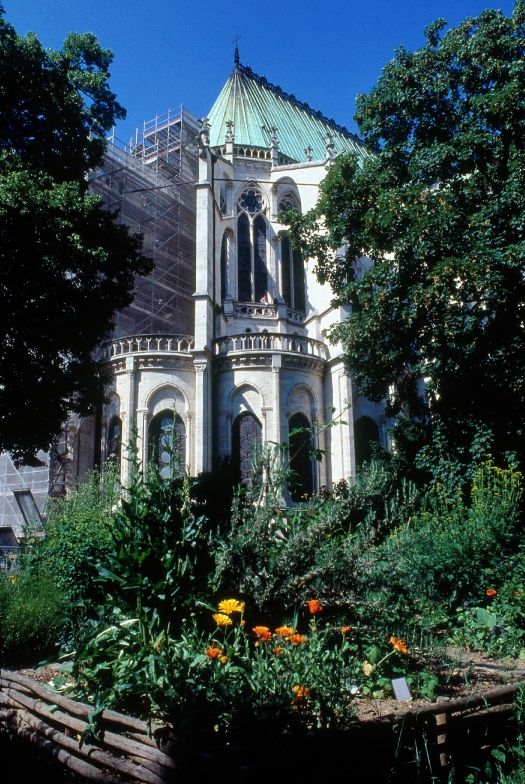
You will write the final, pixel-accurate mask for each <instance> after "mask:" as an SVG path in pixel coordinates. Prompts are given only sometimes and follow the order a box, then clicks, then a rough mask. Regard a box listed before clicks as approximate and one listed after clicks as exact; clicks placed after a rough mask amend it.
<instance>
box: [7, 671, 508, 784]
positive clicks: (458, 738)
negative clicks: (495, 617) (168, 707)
mask: <svg viewBox="0 0 525 784" xmlns="http://www.w3.org/2000/svg"><path fill="white" fill-rule="evenodd" d="M518 688H519V684H516V683H515V684H513V685H510V686H503V687H500V688H497V689H493V690H492V691H490V692H486V693H484V694H482V695H473V696H470V697H464V698H461V699H454V700H447V701H444V702H438V703H433V704H429V705H428V706H425V707H423V708H418V709H417V710H412V711H410V710H409V711H406V712H403V713H399V714H390V715H388V716H384V717H379V718H374V719H369V720H367V721H361V722H356V724H355V725H353V726H351V727H349V728H348V729H346V730H343V731H340V732H315V731H310V732H308V733H305V734H304V735H302V736H295V737H290V738H283V739H280V740H279V741H278V746H276V745H275V737H274V738H273V741H272V742H273V743H274V746H273V751H272V756H271V759H270V758H269V757H268V743H267V738H266V739H265V738H264V737H263V734H259V733H253V734H252V737H251V740H250V742H249V748H248V747H247V746H246V744H245V745H244V747H242V744H241V745H239V746H238V747H237V748H236V747H235V744H231V743H230V744H229V745H228V748H226V747H225V748H224V749H223V750H221V749H220V748H219V747H216V748H215V749H213V750H212V749H208V750H206V749H204V750H203V749H202V748H201V749H200V751H199V753H198V754H197V755H195V756H193V757H192V756H191V755H190V756H188V754H187V748H185V745H184V744H182V745H181V744H177V743H176V742H172V741H170V742H169V743H167V744H166V745H163V742H162V738H163V737H165V736H163V733H162V728H161V727H155V726H153V727H150V726H148V725H147V724H146V723H145V722H144V721H141V720H139V719H136V718H133V717H130V716H125V715H123V714H121V713H117V712H115V711H110V710H106V711H104V713H103V714H102V719H101V723H100V730H101V732H100V733H99V735H97V739H93V738H90V739H89V742H85V743H81V742H80V738H81V736H82V734H83V733H84V732H85V730H86V729H87V727H88V724H89V716H90V714H91V713H92V711H93V709H92V707H91V706H89V705H86V704H83V703H80V702H77V701H75V700H72V699H69V698H68V697H64V696H62V695H60V694H57V693H56V692H54V691H52V690H51V689H49V688H48V687H47V686H45V685H43V684H41V683H38V682H36V681H34V680H32V679H31V678H28V677H25V676H23V675H20V674H18V673H15V672H10V671H7V670H1V671H0V727H2V728H3V729H4V730H5V731H7V732H8V733H10V734H11V735H16V736H17V738H19V739H21V740H23V741H24V742H26V741H27V742H28V743H31V744H33V745H34V746H35V747H36V748H37V750H38V751H39V752H41V753H42V754H47V755H49V756H50V757H52V758H53V759H54V760H56V761H57V762H60V763H61V764H62V765H64V766H66V767H68V768H69V769H70V770H72V771H74V772H75V773H76V774H77V775H78V776H80V777H81V778H82V779H84V780H85V781H98V782H108V783H109V784H112V783H113V782H115V783H116V782H119V784H122V783H123V782H135V783H137V784H142V782H144V784H165V783H166V782H176V783H178V782H184V783H185V782H188V781H194V780H202V779H201V778H200V777H202V776H207V775H209V774H215V775H216V774H217V773H225V772H228V773H230V774H231V773H234V774H235V780H236V781H253V780H254V779H253V776H254V775H264V776H265V777H266V776H267V775H270V774H271V772H272V770H273V772H274V773H275V766H276V763H277V759H278V758H279V760H280V761H279V770H280V772H281V773H282V774H284V773H288V772H290V773H291V772H294V773H295V774H298V773H299V772H300V771H302V773H303V775H304V774H305V772H308V774H309V775H310V779H309V780H314V778H316V777H318V776H319V775H322V771H323V769H325V767H324V766H325V765H326V762H327V760H328V759H331V760H334V759H335V760H338V762H337V767H338V769H339V772H340V773H341V774H345V775H346V774H351V775H352V780H353V781H362V782H365V781H366V782H368V781H370V782H372V781H377V782H381V781H386V780H387V778H386V775H387V772H388V780H389V781H398V780H399V781H408V780H411V779H410V776H408V777H407V768H406V760H407V759H409V758H410V755H413V749H414V747H415V746H417V744H418V743H419V744H420V745H421V739H422V738H423V739H424V744H425V754H426V757H427V761H426V763H425V764H426V765H427V768H428V775H429V780H430V779H432V780H439V779H441V780H443V781H446V780H447V776H448V771H449V769H450V767H451V766H454V767H456V766H457V764H458V762H459V765H460V767H461V760H462V759H463V758H465V755H466V754H467V756H468V749H469V748H470V749H478V750H479V749H480V748H484V749H485V750H490V748H492V747H494V745H496V744H497V743H499V742H501V740H502V739H503V738H505V733H506V732H507V730H508V726H509V720H510V719H511V717H512V714H513V710H514V705H513V701H514V698H515V696H516V692H517V690H518ZM403 748H404V749H405V752H406V753H405V758H406V759H405V762H403V759H402V757H403V754H402V753H400V752H402V751H403ZM168 752H169V753H168ZM265 760H266V762H265ZM396 764H397V765H398V767H399V771H400V772H399V774H398V777H397V778H396V775H395V766H396ZM265 765H267V767H265ZM403 765H405V767H403ZM288 768H289V770H288ZM190 770H191V774H190V773H189V771H190ZM392 771H394V774H393V773H392ZM419 775H421V772H420V773H419Z"/></svg>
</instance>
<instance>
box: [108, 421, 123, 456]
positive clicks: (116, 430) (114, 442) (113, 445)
mask: <svg viewBox="0 0 525 784" xmlns="http://www.w3.org/2000/svg"><path fill="white" fill-rule="evenodd" d="M106 456H107V460H108V461H109V462H111V463H113V465H115V466H116V467H117V468H118V467H120V461H121V458H122V420H121V418H120V417H118V416H114V417H111V419H110V422H109V426H108V432H107V442H106Z"/></svg>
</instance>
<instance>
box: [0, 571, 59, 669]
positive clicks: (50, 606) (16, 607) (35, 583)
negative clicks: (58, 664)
mask: <svg viewBox="0 0 525 784" xmlns="http://www.w3.org/2000/svg"><path fill="white" fill-rule="evenodd" d="M66 604H67V602H66V598H65V597H64V595H63V594H62V592H61V591H60V589H59V588H58V587H57V585H56V582H55V581H54V580H53V579H52V578H51V576H50V575H45V574H43V573H39V574H37V575H34V574H31V573H30V572H28V571H22V572H20V574H18V575H10V576H8V577H5V576H3V575H0V657H1V659H2V661H3V663H4V664H16V665H17V666H19V665H21V664H28V663H34V662H35V661H38V660H39V659H42V658H44V657H45V656H48V655H49V654H51V653H53V651H54V650H55V649H56V640H57V638H58V634H59V630H60V628H61V626H62V624H63V621H64V613H65V609H66Z"/></svg>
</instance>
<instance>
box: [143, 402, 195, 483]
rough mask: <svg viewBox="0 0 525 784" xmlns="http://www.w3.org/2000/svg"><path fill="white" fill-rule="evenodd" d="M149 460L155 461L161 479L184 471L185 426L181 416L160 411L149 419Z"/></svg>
mask: <svg viewBox="0 0 525 784" xmlns="http://www.w3.org/2000/svg"><path fill="white" fill-rule="evenodd" d="M148 436H149V450H148V453H149V460H150V462H151V461H155V463H156V465H157V467H158V469H159V473H160V476H161V478H162V479H171V478H172V477H173V476H179V475H180V474H182V473H184V465H185V456H186V428H185V426H184V422H183V421H182V418H181V417H180V416H179V415H178V414H174V412H173V411H160V412H159V413H158V414H156V416H154V417H153V419H152V420H151V423H150V426H149V430H148Z"/></svg>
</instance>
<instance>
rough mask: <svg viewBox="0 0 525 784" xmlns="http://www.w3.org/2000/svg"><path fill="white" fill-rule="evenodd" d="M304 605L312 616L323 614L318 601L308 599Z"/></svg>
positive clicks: (321, 606)
mask: <svg viewBox="0 0 525 784" xmlns="http://www.w3.org/2000/svg"><path fill="white" fill-rule="evenodd" d="M306 604H307V605H308V609H309V610H310V612H311V613H312V615H317V613H320V612H323V605H322V604H321V602H320V601H319V599H309V601H307V602H306Z"/></svg>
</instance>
